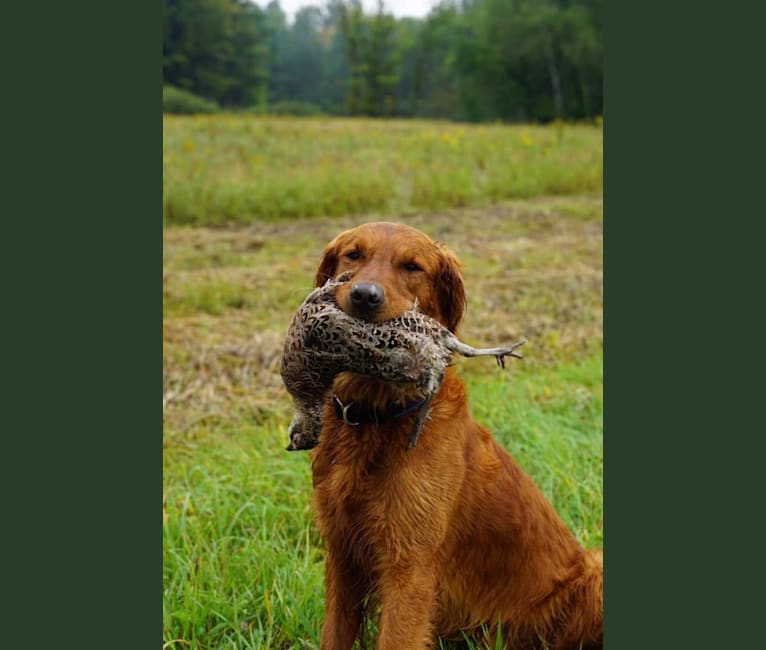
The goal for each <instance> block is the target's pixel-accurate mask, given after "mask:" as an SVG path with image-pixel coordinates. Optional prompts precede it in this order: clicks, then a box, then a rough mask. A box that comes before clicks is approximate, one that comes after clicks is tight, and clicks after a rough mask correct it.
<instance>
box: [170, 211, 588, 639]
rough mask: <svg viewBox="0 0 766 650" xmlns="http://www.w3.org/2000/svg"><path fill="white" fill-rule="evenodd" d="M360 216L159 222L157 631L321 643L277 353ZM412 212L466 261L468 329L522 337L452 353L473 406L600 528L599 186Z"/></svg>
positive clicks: (488, 338) (304, 468) (311, 547)
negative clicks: (511, 346) (504, 356)
mask: <svg viewBox="0 0 766 650" xmlns="http://www.w3.org/2000/svg"><path fill="white" fill-rule="evenodd" d="M359 221H360V218H358V217H340V218H330V217H325V218H311V219H302V220H293V221H289V222H288V221H284V222H277V223H254V224H252V225H250V226H248V227H237V228H227V229H205V228H191V227H181V228H170V229H167V230H166V232H165V242H164V253H165V271H164V309H165V318H164V375H165V380H164V391H165V394H164V421H165V430H164V491H165V493H164V504H163V545H164V580H163V591H164V599H163V608H164V620H163V637H164V644H165V647H166V648H198V649H203V648H264V649H265V648H317V647H318V639H319V633H320V629H321V621H322V616H323V607H324V600H323V598H324V593H323V591H324V590H323V582H322V581H323V564H322V546H321V542H320V540H319V539H318V538H317V535H316V532H315V529H314V527H313V523H312V513H311V509H310V497H311V476H310V467H309V458H308V455H307V454H304V453H287V452H285V451H284V446H285V444H286V426H287V423H288V421H289V416H290V409H291V406H290V402H289V399H288V397H287V395H286V393H285V391H284V388H283V387H282V384H281V380H280V377H279V370H278V364H279V355H280V351H281V342H282V336H283V335H284V331H285V329H286V327H287V324H288V322H289V318H290V315H291V313H292V311H293V310H294V309H295V308H296V307H297V305H298V304H299V303H300V301H301V299H302V298H303V296H304V295H305V294H306V292H307V291H308V290H309V289H310V287H311V282H312V277H313V271H314V269H315V267H316V264H317V261H318V259H319V256H320V254H321V250H322V248H323V246H324V244H325V243H326V242H327V241H328V240H329V239H330V238H331V237H332V236H333V235H335V234H336V233H337V232H339V231H340V230H342V229H345V228H347V227H350V226H352V225H354V224H356V223H358V222H359ZM406 221H407V222H408V223H410V224H411V225H413V226H415V227H418V228H421V229H423V230H424V231H426V232H428V233H429V234H430V235H432V236H433V237H435V238H436V239H439V240H441V241H444V242H446V243H447V244H448V245H450V246H451V247H452V248H453V249H455V250H456V251H457V252H458V254H459V256H460V257H461V259H462V260H463V262H464V275H465V281H466V286H467V290H468V297H469V306H468V312H467V315H466V319H465V321H464V325H463V327H462V330H461V336H462V338H463V339H464V340H466V341H468V342H470V343H474V344H482V345H494V344H498V343H500V342H504V341H510V340H515V339H516V338H518V337H520V336H526V337H527V338H528V339H529V342H528V344H527V345H526V346H525V349H524V354H525V358H524V360H523V361H513V362H512V363H511V364H509V368H508V369H507V370H506V371H505V372H500V371H498V370H497V368H496V367H495V365H494V363H491V360H486V359H485V360H482V359H476V360H467V359H462V358H461V359H457V360H456V365H457V368H458V371H459V373H460V374H461V375H462V376H463V377H464V378H465V380H466V382H467V384H468V388H469V395H470V403H471V409H472V412H473V414H474V416H475V417H476V419H477V420H478V421H480V422H482V423H483V424H485V425H486V426H488V427H489V428H490V429H491V430H492V431H493V433H494V434H495V436H496V437H497V439H498V440H499V441H500V442H501V444H503V445H504V446H505V447H506V448H507V449H508V450H509V451H510V452H511V453H513V454H514V456H515V457H516V458H517V459H518V461H519V462H520V463H521V465H522V466H523V467H524V469H525V470H526V471H527V472H529V473H530V474H531V475H532V477H533V478H534V479H535V481H536V482H537V483H538V485H539V486H540V487H541V489H542V490H543V491H544V492H545V494H546V495H547V496H548V497H549V498H550V499H551V501H552V502H553V504H554V505H555V507H556V509H557V510H558V512H559V513H560V514H561V516H562V517H563V518H564V520H565V521H566V523H567V524H568V525H569V526H570V527H571V528H572V530H573V531H574V532H575V534H576V535H577V536H578V538H579V539H580V540H581V541H582V542H583V543H585V544H587V545H589V546H596V547H598V546H600V545H601V544H602V539H603V532H602V519H603V509H602V501H601V496H602V477H603V473H602V465H601V462H602V448H603V447H602V412H603V406H602V389H601V381H602V363H601V362H602V353H601V345H602V334H601V331H602V317H601V305H602V295H601V281H602V274H601V242H602V219H601V201H600V199H599V198H597V197H593V196H573V197H558V198H537V199H532V200H525V201H516V202H510V203H503V204H498V205H493V206H491V207H489V208H481V209H479V208H476V209H470V208H469V209H462V210H448V211H437V212H423V213H416V214H411V215H408V216H407V218H406ZM371 633H372V632H371ZM442 646H443V647H445V648H448V647H449V648H451V647H453V646H452V645H449V644H442ZM469 647H471V646H469Z"/></svg>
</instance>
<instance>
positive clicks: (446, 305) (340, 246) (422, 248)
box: [316, 222, 466, 332]
mask: <svg viewBox="0 0 766 650" xmlns="http://www.w3.org/2000/svg"><path fill="white" fill-rule="evenodd" d="M346 271H349V272H350V273H351V274H352V275H351V280H350V281H349V282H347V283H346V284H344V285H341V286H340V287H338V289H337V290H336V294H335V295H336V299H337V302H338V305H339V306H340V308H341V309H343V310H344V311H345V312H347V313H349V314H351V315H353V316H355V317H357V318H362V319H365V320H369V321H372V322H383V321H387V320H391V319H392V318H396V317H398V316H400V315H401V314H403V313H404V312H405V311H407V310H408V309H410V308H411V307H412V304H413V303H414V302H415V300H417V302H418V306H419V308H420V309H421V311H423V313H425V314H427V315H429V316H431V317H432V318H435V319H436V320H438V321H439V322H441V323H442V324H443V325H444V326H445V327H447V328H448V329H449V330H451V331H452V332H455V331H456V330H457V327H458V324H459V323H460V320H461V319H462V317H463V313H464V312H465V307H466V301H465V288H464V286H463V279H462V276H461V273H460V262H459V261H458V259H457V258H456V257H455V255H454V253H452V252H451V251H450V250H449V249H448V248H447V247H446V246H444V245H442V244H439V243H437V242H435V241H433V240H432V239H431V238H430V237H428V235H426V234H424V233H422V232H421V231H419V230H416V229H415V228H411V227H409V226H406V225H404V224H400V223H389V222H374V223H366V224H364V225H361V226H359V227H357V228H353V229H351V230H347V231H345V232H342V233H341V234H340V235H338V236H337V237H336V238H335V239H333V240H332V241H331V242H330V243H329V244H328V245H327V248H326V249H325V251H324V254H323V256H322V260H321V262H320V264H319V268H318V269H317V274H316V285H317V286H320V285H322V284H324V283H325V281H326V280H327V279H329V278H334V277H336V276H338V275H339V274H341V273H344V272H346Z"/></svg>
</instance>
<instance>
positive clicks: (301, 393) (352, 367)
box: [280, 273, 526, 451]
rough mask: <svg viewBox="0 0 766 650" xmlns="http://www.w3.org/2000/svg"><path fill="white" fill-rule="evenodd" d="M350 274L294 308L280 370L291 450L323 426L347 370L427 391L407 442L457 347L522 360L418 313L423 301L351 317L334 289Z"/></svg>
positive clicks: (501, 361) (500, 359) (311, 441)
mask: <svg viewBox="0 0 766 650" xmlns="http://www.w3.org/2000/svg"><path fill="white" fill-rule="evenodd" d="M350 277H351V274H350V273H345V274H343V275H341V276H339V277H338V278H336V279H330V280H328V281H327V282H326V283H325V284H324V285H323V286H321V287H318V288H316V289H314V290H313V291H312V292H311V293H310V294H309V295H308V296H307V297H306V299H305V300H304V301H303V303H302V304H301V306H300V307H299V308H298V310H297V311H296V312H295V315H294V316H293V318H292V321H291V322H290V326H289V328H288V330H287V335H286V337H285V345H284V352H283V355H282V362H281V368H280V371H281V375H282V380H283V381H284V384H285V387H286V388H287V391H288V393H289V394H290V396H291V397H292V401H293V406H294V411H293V418H292V422H291V423H290V426H289V428H288V437H289V440H290V442H289V445H288V447H287V450H288V451H297V450H305V449H312V448H313V447H315V446H316V444H317V442H318V439H319V434H320V432H321V429H322V411H323V407H324V403H325V401H326V399H327V395H328V393H329V391H330V388H331V387H332V383H333V380H334V379H335V376H336V375H337V374H338V373H340V372H344V371H353V372H356V373H359V374H363V375H372V376H375V377H380V378H382V379H383V380H385V381H388V382H391V383H394V384H398V385H405V384H413V383H414V384H415V385H416V386H417V387H418V389H419V390H420V392H421V393H422V394H423V396H424V398H425V399H424V401H423V403H422V406H421V408H420V410H419V412H418V414H417V417H416V418H415V424H414V427H413V431H412V435H411V436H410V439H409V441H408V444H407V448H408V449H412V448H414V447H415V445H416V444H417V442H418V438H419V437H420V433H421V431H422V429H423V424H424V422H425V420H426V417H427V416H428V411H429V409H430V404H431V401H432V399H433V397H434V395H436V393H437V392H438V390H439V388H440V386H441V384H442V381H443V380H444V374H445V369H446V367H447V366H448V365H449V362H450V357H451V355H452V353H453V352H457V353H458V354H461V355H463V356H465V357H478V356H494V357H495V358H496V359H497V363H498V365H499V366H500V367H502V368H504V367H505V357H506V356H511V357H516V358H519V359H521V358H522V356H521V355H520V354H519V353H517V352H516V351H515V350H516V348H518V347H519V346H521V345H523V344H524V343H525V342H526V341H525V340H524V339H522V340H521V341H518V342H517V343H514V344H512V345H511V346H509V347H497V348H474V347H471V346H470V345H467V344H465V343H463V342H462V341H460V340H458V338H457V337H456V336H455V335H454V334H453V333H452V332H450V331H449V330H448V329H447V328H446V327H444V326H443V325H442V324H441V323H439V322H438V321H436V320H434V319H433V318H431V317H429V316H427V315H426V314H424V313H423V312H421V311H419V309H418V306H417V302H416V303H415V304H414V305H413V306H412V308H411V309H409V310H408V311H406V312H405V313H404V314H402V315H401V316H399V317H398V318H395V319H392V320H389V321H386V322H383V323H370V322H366V321H362V320H358V319H356V318H353V317H352V316H350V315H349V314H347V313H346V312H344V311H343V310H342V309H340V308H339V307H338V306H337V304H336V303H335V288H336V287H337V286H338V285H340V284H343V283H344V282H347V281H348V280H349V278H350Z"/></svg>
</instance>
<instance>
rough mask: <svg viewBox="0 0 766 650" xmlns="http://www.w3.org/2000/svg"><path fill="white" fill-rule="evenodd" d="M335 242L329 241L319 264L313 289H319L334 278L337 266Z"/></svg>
mask: <svg viewBox="0 0 766 650" xmlns="http://www.w3.org/2000/svg"><path fill="white" fill-rule="evenodd" d="M336 241H337V240H333V241H331V242H330V243H329V244H328V245H327V248H325V250H324V253H323V254H322V261H321V262H319V267H318V268H317V274H316V277H315V278H314V286H315V287H321V286H322V285H323V284H324V283H325V282H327V280H329V279H330V278H334V277H335V269H336V268H337V266H338V246H337V244H336Z"/></svg>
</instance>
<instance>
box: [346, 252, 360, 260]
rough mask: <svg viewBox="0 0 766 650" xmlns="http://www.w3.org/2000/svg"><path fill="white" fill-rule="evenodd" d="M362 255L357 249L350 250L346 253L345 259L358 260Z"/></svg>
mask: <svg viewBox="0 0 766 650" xmlns="http://www.w3.org/2000/svg"><path fill="white" fill-rule="evenodd" d="M361 257H362V254H361V253H360V252H359V251H350V252H348V253H346V259H348V260H358V259H360V258H361Z"/></svg>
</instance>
